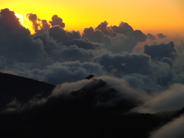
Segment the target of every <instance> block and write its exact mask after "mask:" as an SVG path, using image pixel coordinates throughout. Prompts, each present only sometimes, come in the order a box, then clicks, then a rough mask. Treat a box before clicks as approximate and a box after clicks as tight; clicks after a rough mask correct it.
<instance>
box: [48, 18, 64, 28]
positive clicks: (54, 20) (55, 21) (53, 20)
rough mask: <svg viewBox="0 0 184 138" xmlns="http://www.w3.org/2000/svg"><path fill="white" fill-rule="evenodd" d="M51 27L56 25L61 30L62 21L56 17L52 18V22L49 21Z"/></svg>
mask: <svg viewBox="0 0 184 138" xmlns="http://www.w3.org/2000/svg"><path fill="white" fill-rule="evenodd" d="M50 23H51V25H52V26H56V25H58V26H59V27H61V28H64V27H65V24H64V23H63V20H62V19H61V18H60V17H58V16H57V15H54V16H52V21H50Z"/></svg>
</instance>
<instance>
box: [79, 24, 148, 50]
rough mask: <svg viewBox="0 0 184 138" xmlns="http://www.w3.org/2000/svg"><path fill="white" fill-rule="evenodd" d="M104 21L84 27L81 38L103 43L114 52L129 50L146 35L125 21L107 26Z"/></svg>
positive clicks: (145, 37)
mask: <svg viewBox="0 0 184 138" xmlns="http://www.w3.org/2000/svg"><path fill="white" fill-rule="evenodd" d="M107 25H108V23H107V22H106V21H104V22H102V23H101V24H99V25H98V26H97V27H96V28H95V29H93V28H92V27H90V28H85V29H84V31H83V34H82V37H83V38H87V39H89V40H90V41H94V42H99V43H103V44H104V47H105V48H106V49H108V50H110V51H112V52H114V53H121V52H122V51H127V52H131V51H132V49H133V48H134V47H135V46H136V45H137V43H138V42H143V41H145V40H146V39H147V36H146V35H145V34H144V33H143V32H141V31H140V30H135V31H134V30H133V29H132V27H131V26H130V25H128V24H127V23H124V22H121V23H120V25H119V26H110V27H108V26H107Z"/></svg>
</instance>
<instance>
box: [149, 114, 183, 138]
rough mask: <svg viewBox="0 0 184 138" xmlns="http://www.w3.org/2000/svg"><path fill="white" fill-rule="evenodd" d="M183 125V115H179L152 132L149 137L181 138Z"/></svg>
mask: <svg viewBox="0 0 184 138" xmlns="http://www.w3.org/2000/svg"><path fill="white" fill-rule="evenodd" d="M183 127H184V116H180V117H178V118H176V119H174V120H172V121H171V122H169V123H167V124H166V125H164V126H163V127H161V128H159V129H158V130H156V131H155V132H153V133H152V134H151V136H150V138H182V137H184V132H183Z"/></svg>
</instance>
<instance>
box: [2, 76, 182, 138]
mask: <svg viewBox="0 0 184 138" xmlns="http://www.w3.org/2000/svg"><path fill="white" fill-rule="evenodd" d="M1 84H3V85H2V90H3V91H4V92H3V93H1V94H3V95H4V99H5V100H4V101H3V102H5V101H8V100H9V99H10V98H11V97H16V100H15V99H13V100H12V101H10V103H8V104H7V105H6V106H5V107H4V108H3V111H2V112H1V113H0V122H1V123H0V137H2V138H7V137H11V138H12V137H26V138H60V137H83V138H84V137H85V138H86V137H87V138H119V137H126V138H148V137H149V136H150V135H151V132H152V131H154V130H156V129H157V128H160V127H162V126H163V125H165V124H167V123H168V122H170V121H171V120H172V119H173V118H177V117H178V116H179V115H181V114H182V113H183V110H181V111H178V112H173V113H172V114H171V113H162V114H161V113H155V114H149V113H146V114H145V113H144V114H143V113H136V112H132V111H131V110H132V109H133V108H134V107H136V106H137V105H138V104H141V101H139V100H135V99H132V98H129V97H127V96H126V94H125V93H126V91H128V90H129V89H123V90H122V91H121V92H120V91H118V90H117V89H114V88H113V87H111V86H110V85H109V84H108V83H107V82H106V81H105V80H103V79H98V78H95V77H93V76H89V77H87V78H86V79H84V80H82V81H79V82H75V83H65V84H62V85H58V86H57V87H56V88H55V89H54V90H53V91H52V89H53V88H54V86H53V85H50V84H46V83H43V82H38V81H34V80H30V79H26V78H22V77H17V76H12V75H7V74H1ZM122 86H123V87H125V85H124V84H122ZM51 91H52V92H51ZM5 92H6V93H5ZM129 92H130V91H129ZM39 93H43V94H42V95H40V96H35V95H39ZM35 97H36V98H35ZM1 100H3V97H1ZM30 101H31V102H30ZM1 102H2V101H1ZM3 102H2V103H3ZM3 104H4V103H3Z"/></svg>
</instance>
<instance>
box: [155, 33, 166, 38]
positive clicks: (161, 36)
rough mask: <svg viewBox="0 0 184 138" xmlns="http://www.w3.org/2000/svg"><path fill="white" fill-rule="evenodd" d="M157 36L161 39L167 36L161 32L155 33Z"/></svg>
mask: <svg viewBox="0 0 184 138" xmlns="http://www.w3.org/2000/svg"><path fill="white" fill-rule="evenodd" d="M157 37H158V38H160V39H163V38H166V37H167V36H166V35H164V34H162V33H159V34H157Z"/></svg>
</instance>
